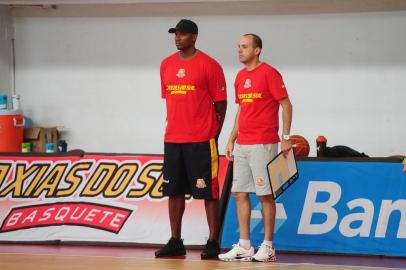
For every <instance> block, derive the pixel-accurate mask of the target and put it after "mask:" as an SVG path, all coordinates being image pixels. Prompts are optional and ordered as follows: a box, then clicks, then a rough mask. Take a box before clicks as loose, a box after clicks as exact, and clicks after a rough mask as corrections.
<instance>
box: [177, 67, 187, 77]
mask: <svg viewBox="0 0 406 270" xmlns="http://www.w3.org/2000/svg"><path fill="white" fill-rule="evenodd" d="M185 76H186V71H185V69H184V68H180V69H179V70H178V73H177V74H176V77H178V78H183V77H185Z"/></svg>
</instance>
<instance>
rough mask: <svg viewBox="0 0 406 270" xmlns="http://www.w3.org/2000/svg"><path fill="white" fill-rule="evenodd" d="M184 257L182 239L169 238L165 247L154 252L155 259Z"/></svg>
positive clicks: (184, 251) (184, 250)
mask: <svg viewBox="0 0 406 270" xmlns="http://www.w3.org/2000/svg"><path fill="white" fill-rule="evenodd" d="M184 255H186V249H185V246H184V245H183V241H182V239H177V238H173V237H171V239H169V241H168V243H166V245H165V246H163V247H162V248H160V249H158V250H157V251H155V257H157V258H159V257H172V256H184Z"/></svg>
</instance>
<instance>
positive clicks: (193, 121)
mask: <svg viewBox="0 0 406 270" xmlns="http://www.w3.org/2000/svg"><path fill="white" fill-rule="evenodd" d="M168 32H169V33H173V34H175V45H176V48H177V49H178V50H179V51H178V52H176V53H174V54H172V55H170V56H169V57H167V58H165V59H164V60H163V61H162V63H161V67H160V75H161V93H162V98H164V99H165V100H166V108H167V117H166V120H167V125H166V130H165V138H164V141H165V146H164V180H163V194H164V195H165V196H169V202H168V206H169V220H170V224H171V234H172V235H171V239H170V240H169V241H168V243H167V244H166V245H165V246H164V247H162V248H161V249H159V250H158V251H156V252H155V256H156V257H168V256H183V255H185V254H186V250H185V247H184V245H183V241H182V239H181V228H182V217H183V213H184V210H185V194H191V195H192V196H193V198H194V199H203V200H205V209H206V216H207V222H208V225H209V230H210V235H209V239H208V240H207V244H206V247H205V249H204V250H203V252H202V254H201V258H202V259H209V258H216V257H217V255H218V254H219V252H220V247H219V244H218V232H219V229H218V206H219V201H218V199H219V184H218V168H219V167H218V150H217V138H218V135H219V134H220V130H221V127H222V125H223V121H224V117H225V113H226V107H227V101H226V99H227V93H226V83H225V78H224V73H223V70H222V68H221V66H220V65H219V63H217V62H216V60H214V59H213V58H211V57H210V56H208V55H206V54H205V53H204V52H202V51H200V50H198V49H196V47H195V43H196V40H197V34H198V28H197V25H196V24H195V23H194V22H193V21H190V20H186V19H182V20H181V21H179V23H178V24H177V25H176V27H174V28H170V29H169V31H168Z"/></svg>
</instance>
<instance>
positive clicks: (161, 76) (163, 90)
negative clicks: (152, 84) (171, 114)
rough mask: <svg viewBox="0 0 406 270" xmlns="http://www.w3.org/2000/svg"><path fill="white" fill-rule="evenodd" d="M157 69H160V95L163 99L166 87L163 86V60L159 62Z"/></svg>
mask: <svg viewBox="0 0 406 270" xmlns="http://www.w3.org/2000/svg"><path fill="white" fill-rule="evenodd" d="M159 70H160V78H161V97H162V98H163V99H165V98H166V87H165V83H164V73H165V64H164V62H162V63H161V66H160V68H159Z"/></svg>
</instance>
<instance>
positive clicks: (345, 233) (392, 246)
mask: <svg viewBox="0 0 406 270" xmlns="http://www.w3.org/2000/svg"><path fill="white" fill-rule="evenodd" d="M297 164H298V169H299V179H298V180H297V181H296V183H294V184H293V185H292V186H291V187H290V188H289V189H288V190H287V191H286V192H285V193H283V194H282V195H281V197H279V198H278V200H277V214H276V224H275V235H274V245H275V247H276V249H277V250H279V251H295V252H323V253H350V254H370V255H387V256H406V173H405V172H403V171H402V170H403V166H402V164H401V163H390V162H342V161H298V162H297ZM230 198H231V199H230V200H229V204H228V208H227V212H226V216H225V221H224V227H223V235H222V242H221V246H222V247H223V248H230V247H231V246H232V244H234V243H236V242H238V239H239V230H238V222H237V216H236V208H235V203H234V199H232V196H231V195H230ZM250 199H251V208H252V211H251V228H250V229H251V241H252V244H253V245H254V246H256V247H257V246H259V245H260V244H261V242H262V240H263V237H264V231H263V225H262V216H261V204H260V203H259V200H258V199H257V197H256V196H255V195H250Z"/></svg>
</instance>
